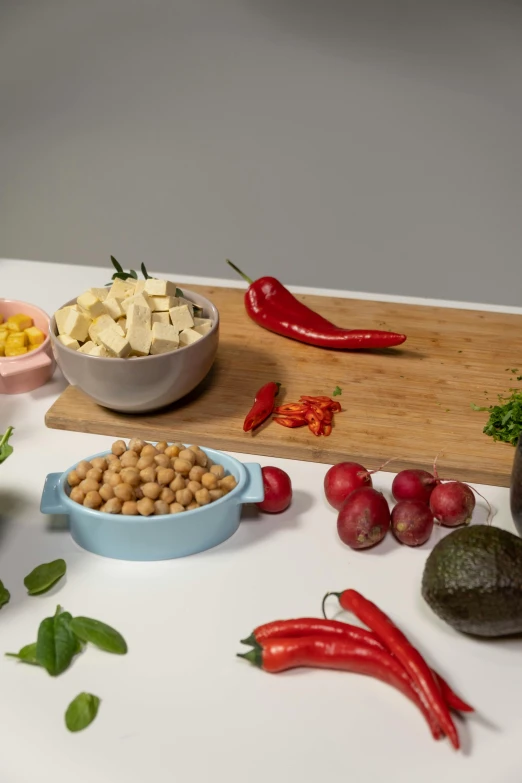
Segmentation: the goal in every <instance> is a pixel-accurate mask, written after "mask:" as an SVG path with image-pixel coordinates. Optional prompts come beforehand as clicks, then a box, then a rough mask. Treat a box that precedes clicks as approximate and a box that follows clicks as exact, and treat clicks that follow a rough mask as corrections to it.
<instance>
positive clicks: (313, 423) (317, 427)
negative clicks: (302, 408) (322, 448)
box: [305, 410, 323, 435]
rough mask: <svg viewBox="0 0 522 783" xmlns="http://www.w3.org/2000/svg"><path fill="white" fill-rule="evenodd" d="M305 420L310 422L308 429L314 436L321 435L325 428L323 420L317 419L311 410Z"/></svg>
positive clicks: (306, 414)
mask: <svg viewBox="0 0 522 783" xmlns="http://www.w3.org/2000/svg"><path fill="white" fill-rule="evenodd" d="M305 419H306V421H307V422H308V429H309V430H311V432H313V433H314V435H320V434H321V432H322V429H323V427H322V424H321V420H320V419H318V418H317V416H316V414H315V413H314V411H312V410H309V411H308V412H307V413H305Z"/></svg>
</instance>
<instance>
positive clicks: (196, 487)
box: [187, 481, 201, 495]
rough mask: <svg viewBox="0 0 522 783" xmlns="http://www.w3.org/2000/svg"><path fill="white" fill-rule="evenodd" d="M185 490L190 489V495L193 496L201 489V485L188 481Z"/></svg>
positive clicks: (197, 482)
mask: <svg viewBox="0 0 522 783" xmlns="http://www.w3.org/2000/svg"><path fill="white" fill-rule="evenodd" d="M187 489H190V491H191V492H192V494H193V495H195V494H196V492H199V490H200V489H201V484H200V483H199V481H189V483H188V484H187Z"/></svg>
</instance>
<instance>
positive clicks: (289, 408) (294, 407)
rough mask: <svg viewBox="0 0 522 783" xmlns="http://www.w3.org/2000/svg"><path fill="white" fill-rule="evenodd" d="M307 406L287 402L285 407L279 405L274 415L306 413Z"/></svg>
mask: <svg viewBox="0 0 522 783" xmlns="http://www.w3.org/2000/svg"><path fill="white" fill-rule="evenodd" d="M307 410H308V408H307V406H306V405H304V404H303V403H300V402H287V403H285V404H284V405H278V406H277V408H274V413H285V414H289V413H306V411H307Z"/></svg>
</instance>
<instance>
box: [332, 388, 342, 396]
mask: <svg viewBox="0 0 522 783" xmlns="http://www.w3.org/2000/svg"><path fill="white" fill-rule="evenodd" d="M342 393H343V390H342V389H341V388H340V387H339V386H336V387H335V389H334V390H333V392H332V397H337V395H338V394H342Z"/></svg>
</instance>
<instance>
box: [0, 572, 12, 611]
mask: <svg viewBox="0 0 522 783" xmlns="http://www.w3.org/2000/svg"><path fill="white" fill-rule="evenodd" d="M10 598H11V593H10V592H9V590H8V589H7V587H5V586H4V583H3V582H2V580H1V579H0V609H1V608H2V606H4V605H5V604H8V603H9V599H10Z"/></svg>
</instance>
